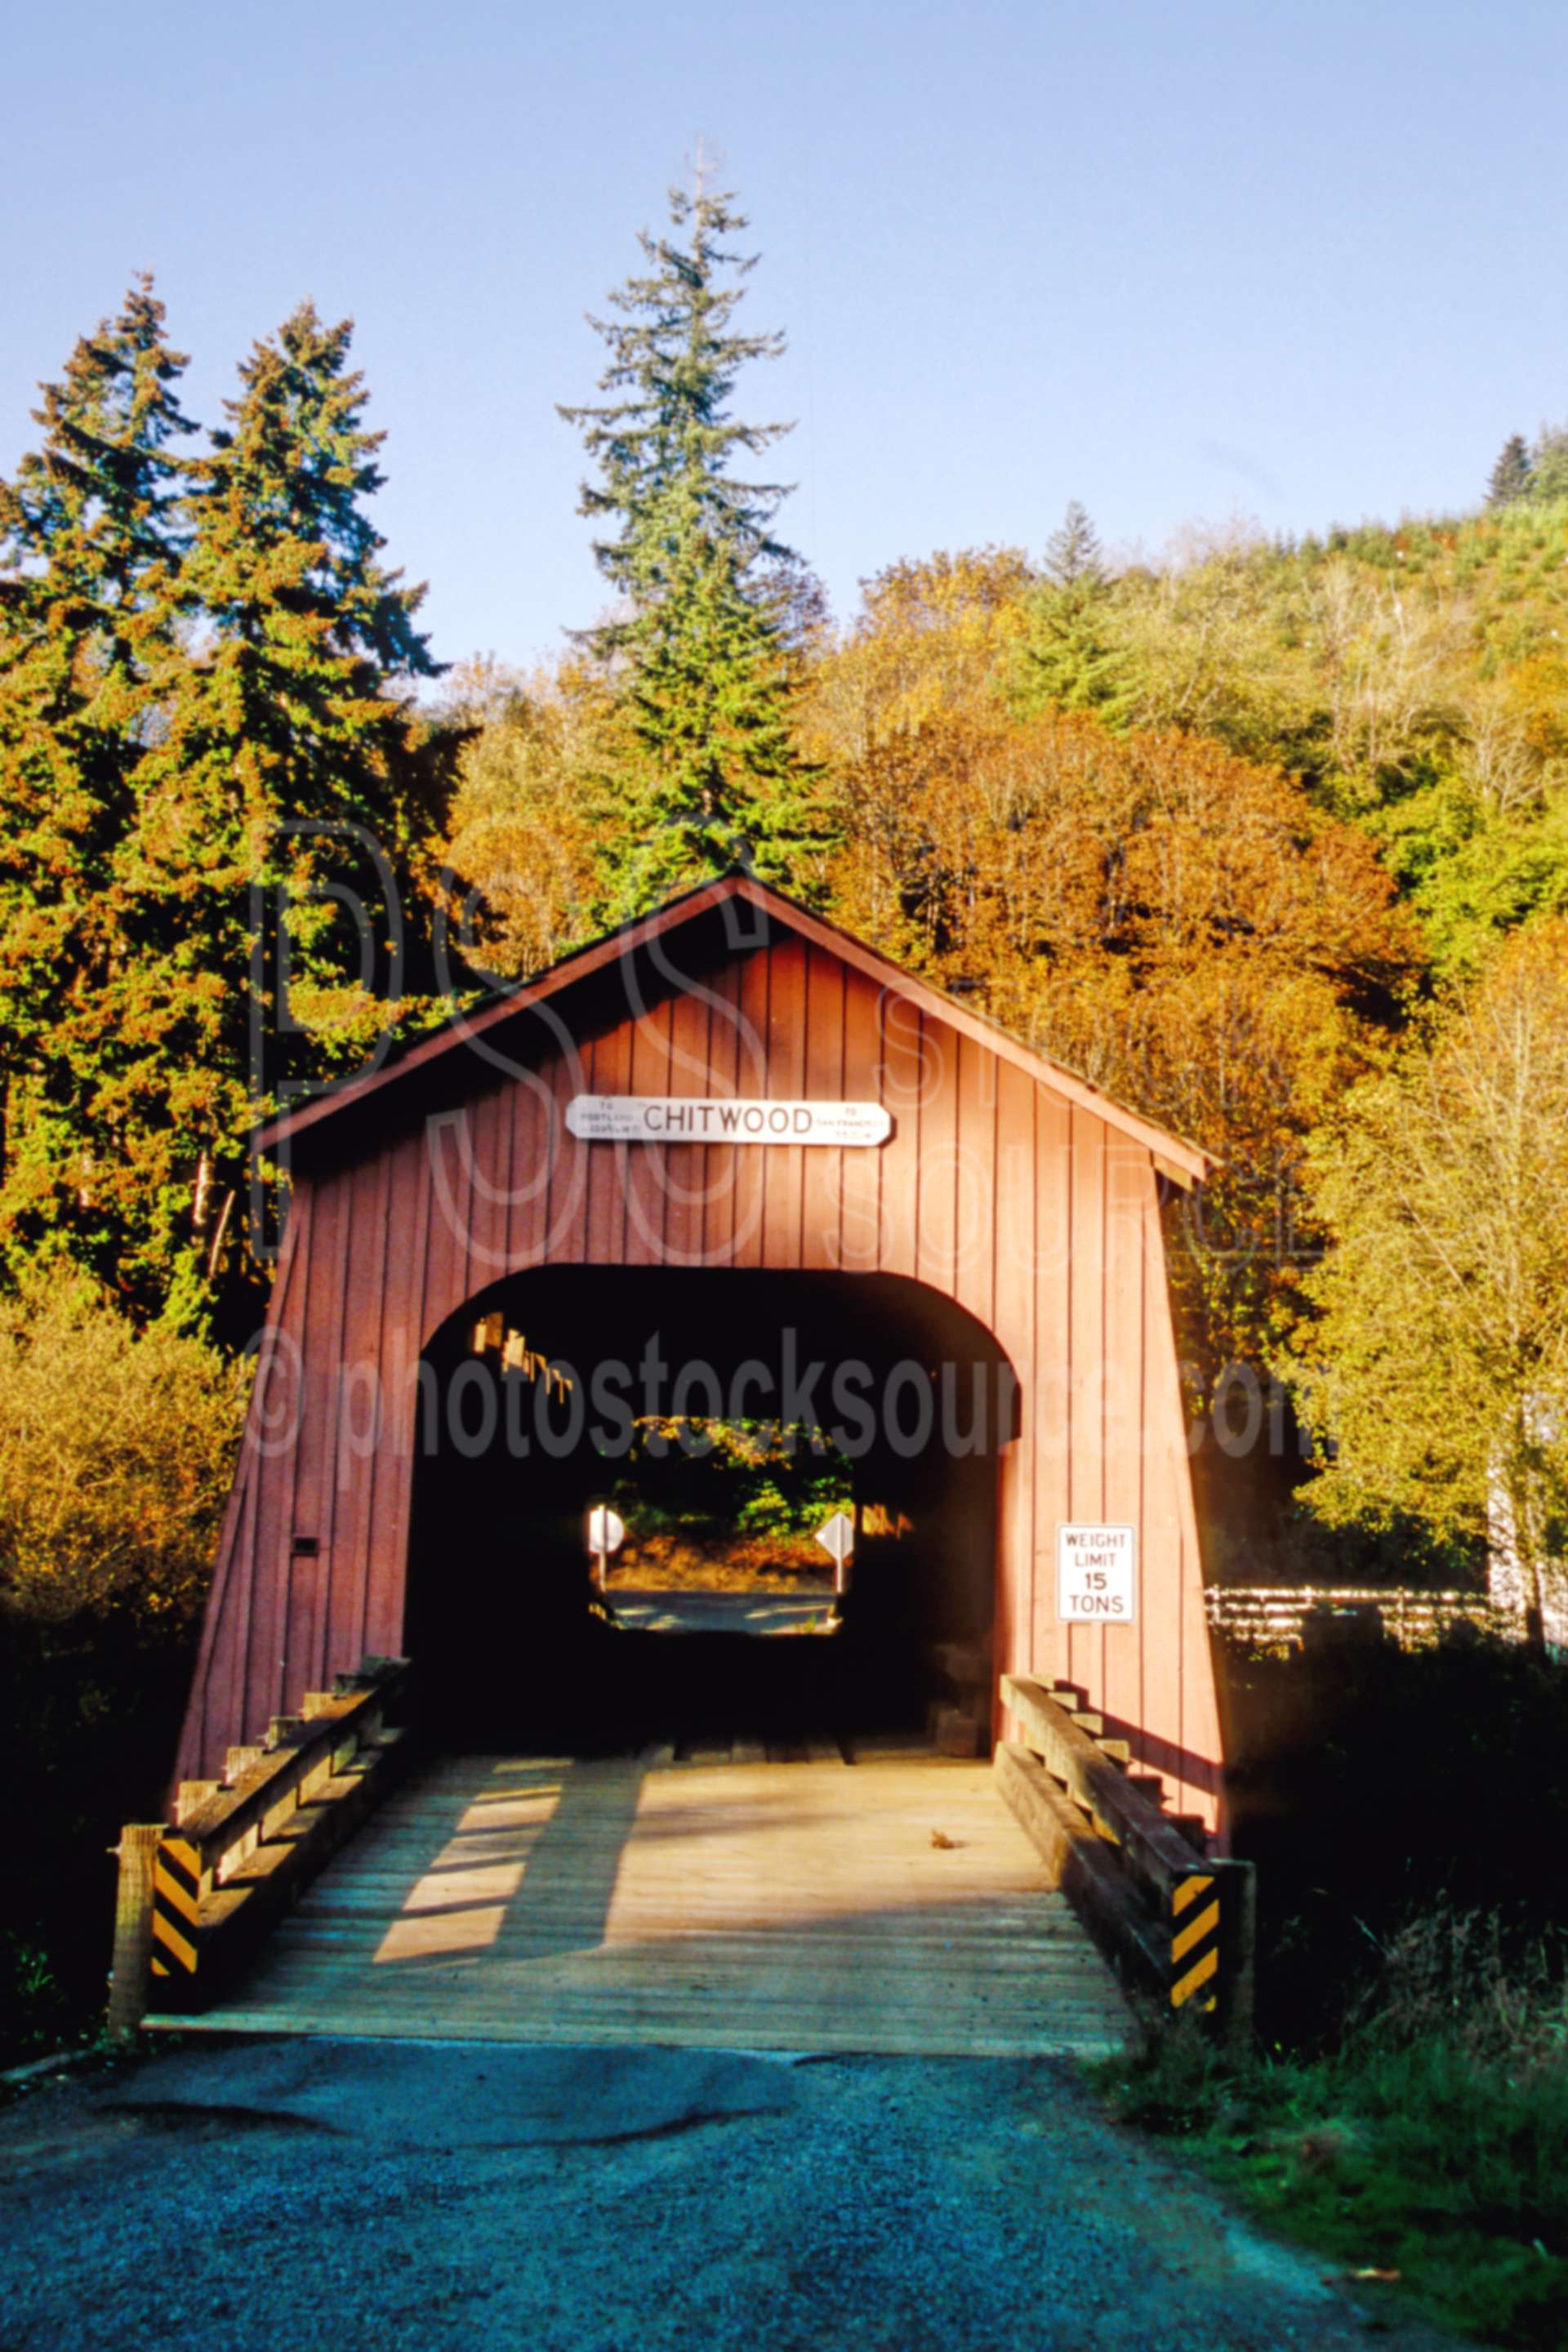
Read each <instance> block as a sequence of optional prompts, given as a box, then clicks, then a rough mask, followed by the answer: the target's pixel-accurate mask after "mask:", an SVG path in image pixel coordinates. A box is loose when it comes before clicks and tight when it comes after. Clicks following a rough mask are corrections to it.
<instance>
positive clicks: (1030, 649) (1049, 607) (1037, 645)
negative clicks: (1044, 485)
mask: <svg viewBox="0 0 1568 2352" xmlns="http://www.w3.org/2000/svg"><path fill="white" fill-rule="evenodd" d="M1040 572H1041V578H1040V584H1039V587H1038V589H1037V591H1036V593H1035V595H1034V597H1033V599H1032V604H1031V610H1030V615H1029V623H1030V625H1029V630H1028V634H1027V635H1026V638H1025V640H1024V642H1023V644H1022V646H1021V647H1020V648H1019V653H1018V657H1017V660H1016V663H1015V665H1014V673H1013V678H1012V700H1013V702H1014V705H1015V707H1016V709H1018V710H1019V711H1020V712H1022V713H1023V714H1024V715H1025V716H1032V715H1033V714H1034V713H1035V712H1037V711H1039V710H1043V709H1055V710H1097V711H1099V712H1100V716H1101V717H1102V718H1105V719H1110V718H1111V717H1113V716H1114V706H1115V700H1116V696H1117V691H1118V687H1119V684H1120V679H1121V659H1120V656H1119V653H1118V650H1117V647H1116V645H1115V643H1114V640H1113V637H1112V635H1111V633H1110V626H1109V623H1110V609H1111V600H1112V589H1111V583H1110V578H1109V576H1108V574H1107V572H1106V569H1105V562H1104V558H1103V556H1102V554H1101V552H1100V541H1099V539H1098V537H1097V536H1096V533H1095V529H1094V525H1093V524H1092V523H1091V522H1090V520H1089V516H1088V515H1087V513H1086V512H1085V511H1084V509H1083V508H1082V507H1081V506H1079V503H1078V500H1077V499H1073V500H1072V501H1071V503H1070V504H1069V505H1068V509H1067V512H1066V514H1065V515H1064V516H1063V518H1062V520H1061V523H1060V526H1059V527H1058V529H1057V530H1054V531H1053V532H1052V533H1051V536H1050V538H1049V539H1048V540H1047V541H1046V551H1045V555H1044V559H1043V561H1042V562H1041V566H1040Z"/></svg>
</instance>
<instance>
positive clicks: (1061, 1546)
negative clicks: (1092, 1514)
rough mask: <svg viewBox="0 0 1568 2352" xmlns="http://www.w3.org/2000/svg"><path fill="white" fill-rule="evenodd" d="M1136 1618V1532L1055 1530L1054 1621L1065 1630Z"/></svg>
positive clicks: (1063, 1528)
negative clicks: (1066, 1626)
mask: <svg viewBox="0 0 1568 2352" xmlns="http://www.w3.org/2000/svg"><path fill="white" fill-rule="evenodd" d="M1137 1614H1138V1530H1137V1528H1100V1527H1087V1526H1084V1527H1063V1526H1058V1528H1057V1615H1058V1617H1059V1618H1061V1619H1062V1621H1063V1622H1064V1623H1066V1624H1069V1625H1131V1622H1132V1621H1133V1619H1134V1618H1135V1617H1136V1616H1137Z"/></svg>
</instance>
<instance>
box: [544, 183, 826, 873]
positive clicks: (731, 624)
mask: <svg viewBox="0 0 1568 2352" xmlns="http://www.w3.org/2000/svg"><path fill="white" fill-rule="evenodd" d="M746 226H747V223H746V221H745V219H744V217H743V216H742V215H741V214H740V213H739V212H738V211H737V210H736V209H735V207H734V202H733V199H732V197H731V196H730V195H727V194H721V193H720V192H718V191H715V190H710V188H708V187H707V185H706V184H704V182H703V180H702V178H701V175H699V180H698V184H697V187H696V189H695V191H694V193H692V194H687V193H686V192H685V191H683V190H680V189H675V190H673V191H672V192H671V195H670V234H668V235H667V236H652V235H650V234H648V233H647V232H644V233H643V235H642V237H641V244H642V247H643V251H644V253H645V254H646V256H647V260H648V264H649V268H648V270H647V274H645V275H642V276H638V277H634V278H629V279H628V280H627V281H626V284H625V285H624V286H622V287H620V288H619V289H616V292H614V293H613V294H612V295H611V296H610V302H611V305H612V307H613V308H614V310H616V312H617V313H618V314H619V316H618V317H617V318H616V319H613V320H593V321H592V323H593V324H594V326H595V328H596V330H597V331H598V332H599V333H600V334H601V335H602V336H603V337H604V339H605V343H606V344H607V346H608V348H609V354H610V357H609V364H608V365H607V367H606V368H605V373H604V374H603V376H602V377H601V378H600V390H601V391H602V392H604V393H605V394H609V395H611V397H610V398H609V399H608V400H607V401H605V403H604V404H600V405H597V406H590V407H581V408H563V409H562V411H561V414H562V415H563V416H564V417H565V418H566V420H567V421H568V423H570V424H574V425H578V426H580V427H581V429H582V432H583V438H584V445H585V446H586V448H587V451H588V454H589V456H590V457H591V458H592V459H593V460H594V462H595V466H596V467H597V479H596V480H594V481H590V482H587V483H585V484H584V489H583V501H582V511H583V513H584V514H585V515H587V516H588V517H589V518H590V519H591V520H594V521H595V522H596V523H598V524H601V525H603V526H605V532H604V536H602V537H600V538H598V539H597V540H596V541H595V556H596V558H597V561H598V563H599V568H600V570H601V571H602V572H604V574H605V578H606V580H607V581H608V582H609V583H610V584H611V585H612V587H614V588H615V589H616V592H617V593H618V595H619V597H620V598H621V599H622V600H623V602H622V607H621V609H620V610H619V611H617V612H616V614H614V616H613V617H612V618H611V619H609V620H608V621H606V622H605V623H604V624H602V625H600V626H599V627H598V628H597V629H595V630H592V631H588V632H585V633H584V635H585V636H586V637H587V639H588V641H589V642H590V643H591V645H592V646H593V647H594V649H595V651H596V652H597V653H598V654H599V656H601V657H602V658H603V659H605V661H606V662H607V663H608V664H609V665H610V666H611V667H612V669H613V671H614V672H615V674H616V677H617V678H618V681H619V687H620V693H621V703H622V709H623V714H624V719H625V725H626V738H627V755H626V762H625V767H624V771H623V772H622V773H621V774H619V775H618V776H617V778H616V786H615V790H616V799H617V801H618V803H619V806H618V808H617V811H616V814H617V817H618V819H619V823H618V824H617V827H616V832H617V834H618V835H621V836H622V838H623V839H624V840H625V841H626V842H628V843H629V846H627V847H617V848H615V849H613V850H611V851H609V853H608V854H607V857H606V864H607V866H608V867H609V894H610V903H611V911H613V912H616V913H626V912H630V911H632V910H633V909H634V908H637V907H638V906H641V905H646V904H648V903H650V902H651V901H652V900H654V899H655V898H658V897H660V896H662V895H664V894H665V893H666V892H668V890H669V889H670V888H672V887H677V886H678V885H679V883H681V882H683V881H689V880H692V879H695V878H697V877H700V875H702V874H703V873H705V872H712V871H714V870H717V869H720V868H722V867H724V866H728V865H730V864H731V863H733V862H735V861H736V860H741V861H743V862H745V863H748V864H751V865H753V866H755V868H756V870H758V871H759V872H760V873H762V874H763V875H764V876H765V877H768V878H770V879H773V880H780V881H789V880H796V881H798V880H799V879H800V878H801V877H800V876H799V874H798V873H797V871H796V867H797V864H798V859H799V855H800V853H801V851H802V850H803V848H805V847H807V846H808V845H810V844H812V843H813V842H814V841H815V840H816V839H817V838H818V837H819V836H818V834H817V829H816V814H815V812H814V809H813V805H812V801H813V793H812V783H813V777H812V772H811V771H810V769H809V768H808V767H807V765H806V764H805V762H804V761H802V759H801V758H800V756H799V754H798V752H797V751H796V750H795V745H794V742H793V740H792V736H791V731H790V723H789V712H790V700H791V696H792V691H793V668H792V662H791V657H790V654H789V649H788V647H787V646H786V644H785V642H784V635H783V632H782V630H781V627H780V621H779V613H778V606H777V599H776V595H775V594H774V593H773V585H774V582H773V579H772V578H770V567H774V566H778V565H781V564H786V563H787V562H790V561H791V560H792V559H791V557H790V551H788V550H787V549H786V548H784V547H783V546H781V545H780V543H779V542H778V541H776V540H775V539H774V537H773V520H774V517H775V515H776V514H777V511H778V508H779V504H780V502H781V500H782V499H783V498H784V496H785V494H786V493H785V488H784V485H783V484H780V483H776V482H758V481H752V480H747V479H742V478H738V476H737V475H736V473H735V472H734V471H733V470H732V467H734V466H735V465H736V463H737V462H739V461H742V460H744V459H747V458H751V457H759V456H761V455H762V453H763V451H765V450H766V449H768V448H770V447H771V446H773V443H774V442H775V441H777V440H778V439H779V438H780V436H782V435H783V434H784V433H785V432H787V431H788V430H789V429H790V428H789V427H788V426H787V425H777V424H773V425H747V424H743V423H742V422H741V421H740V419H739V418H737V417H736V416H735V415H733V413H732V410H731V395H732V394H733V391H734V387H735V383H736V379H737V377H738V375H739V373H740V372H741V370H742V367H744V366H745V365H746V364H747V362H751V361H754V360H763V359H773V358H776V357H777V356H778V354H779V353H780V352H782V350H783V349H784V338H783V336H782V335H780V334H776V333H766V334H756V335H748V334H744V333H742V332H741V331H738V330H737V329H736V327H735V326H734V325H733V323H732V320H733V315H734V311H735V309H736V306H737V304H738V303H739V301H740V299H741V297H742V293H743V291H744V286H745V279H746V278H747V276H748V275H749V273H750V271H751V270H752V268H753V267H754V261H755V257H754V256H753V257H742V255H740V254H738V253H736V252H735V251H733V250H731V247H730V244H729V240H730V239H731V238H732V237H734V236H738V235H740V234H741V232H742V231H743V230H744V229H745V227H746ZM775 576H776V575H775Z"/></svg>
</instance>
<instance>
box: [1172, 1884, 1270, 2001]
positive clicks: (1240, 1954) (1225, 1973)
mask: <svg viewBox="0 0 1568 2352" xmlns="http://www.w3.org/2000/svg"><path fill="white" fill-rule="evenodd" d="M1256 1909H1257V1875H1256V1873H1255V1871H1254V1868H1253V1865H1252V1864H1251V1863H1249V1862H1228V1861H1227V1862H1217V1861H1216V1862H1210V1863H1206V1864H1204V1863H1200V1864H1198V1867H1197V1868H1196V1869H1195V1870H1192V1871H1188V1872H1187V1873H1186V1874H1184V1876H1182V1877H1180V1878H1178V1879H1177V1880H1176V1882H1175V1884H1174V1885H1173V1887H1172V1888H1171V1919H1170V1924H1171V1974H1170V1999H1171V2007H1172V2008H1173V2009H1179V2010H1191V2011H1194V2012H1196V2013H1198V2014H1201V2015H1207V2016H1211V2017H1213V2019H1214V2020H1215V2024H1216V2025H1217V2026H1218V2028H1219V2030H1220V2032H1222V2033H1225V2034H1227V2035H1237V2036H1239V2037H1241V2038H1242V2039H1245V2038H1246V2037H1247V2036H1248V2035H1250V2033H1251V2031H1252V1990H1253V1987H1252V1970H1253V1944H1254V1941H1255V1937H1256Z"/></svg>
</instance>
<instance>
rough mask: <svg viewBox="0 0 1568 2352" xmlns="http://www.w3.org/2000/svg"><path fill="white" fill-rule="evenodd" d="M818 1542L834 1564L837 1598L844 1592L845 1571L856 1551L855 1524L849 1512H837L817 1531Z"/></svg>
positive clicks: (834, 1587) (834, 1583) (834, 1584)
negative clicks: (851, 1555) (853, 1552)
mask: <svg viewBox="0 0 1568 2352" xmlns="http://www.w3.org/2000/svg"><path fill="white" fill-rule="evenodd" d="M816 1540H817V1542H818V1543H819V1544H820V1545H821V1546H822V1549H823V1550H824V1551H825V1552H826V1554H827V1556H828V1558H829V1559H830V1560H831V1561H832V1562H833V1591H834V1594H835V1596H836V1597H837V1596H838V1595H840V1594H842V1592H843V1591H844V1570H845V1566H846V1563H847V1560H848V1559H849V1556H850V1554H851V1552H852V1551H853V1550H854V1549H855V1522H854V1520H853V1519H852V1518H851V1517H850V1516H849V1514H848V1512H847V1511H835V1512H834V1514H833V1517H831V1518H830V1519H829V1520H828V1521H827V1523H826V1526H825V1527H820V1528H817V1530H816Z"/></svg>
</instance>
